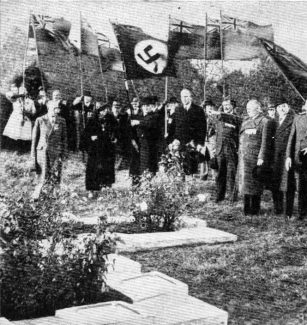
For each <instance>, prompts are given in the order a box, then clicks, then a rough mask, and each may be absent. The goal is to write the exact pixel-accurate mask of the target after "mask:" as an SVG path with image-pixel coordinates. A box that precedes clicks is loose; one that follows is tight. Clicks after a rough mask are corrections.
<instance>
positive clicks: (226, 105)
mask: <svg viewBox="0 0 307 325" xmlns="http://www.w3.org/2000/svg"><path fill="white" fill-rule="evenodd" d="M222 106H223V110H224V112H225V113H228V114H232V113H233V110H234V105H233V102H232V101H231V100H230V99H227V100H224V101H223V103H222Z"/></svg>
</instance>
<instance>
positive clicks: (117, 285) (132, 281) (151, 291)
mask: <svg viewBox="0 0 307 325" xmlns="http://www.w3.org/2000/svg"><path fill="white" fill-rule="evenodd" d="M107 284H108V285H109V286H110V287H111V288H112V289H115V290H117V291H119V292H121V293H122V294H124V295H125V296H127V297H128V298H130V299H131V301H132V302H133V303H136V302H139V301H142V300H146V299H148V298H151V297H155V296H159V295H167V296H168V298H167V299H173V298H176V299H183V300H184V299H186V297H187V295H188V286H187V284H185V283H183V282H181V281H178V280H176V279H174V278H171V277H169V276H167V275H166V274H163V273H160V272H156V271H152V272H147V273H141V274H139V275H134V276H132V277H129V278H124V279H121V280H120V281H118V280H115V281H109V282H108V283H107ZM162 298H164V296H163V297H162Z"/></svg>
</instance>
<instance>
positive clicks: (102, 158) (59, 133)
mask: <svg viewBox="0 0 307 325" xmlns="http://www.w3.org/2000/svg"><path fill="white" fill-rule="evenodd" d="M7 98H8V99H9V100H10V101H11V102H12V105H13V112H12V114H11V116H10V118H9V120H8V123H7V125H6V127H5V129H4V132H3V135H5V136H7V137H10V138H12V139H14V140H18V141H20V140H31V141H32V149H31V157H32V162H33V166H32V168H33V169H34V170H35V171H36V173H37V174H38V184H37V186H36V189H35V192H34V194H33V197H34V198H38V197H39V195H40V192H41V188H42V186H43V184H44V182H45V181H46V180H47V179H48V178H49V177H50V175H51V174H52V175H56V177H57V181H58V182H60V179H61V170H62V162H63V160H65V159H66V158H67V155H68V148H69V149H71V150H77V151H78V150H81V151H82V152H86V153H87V155H86V157H87V159H86V160H87V161H86V182H85V186H86V189H87V190H88V191H89V196H90V197H93V196H95V194H97V193H98V191H100V190H101V188H102V187H103V186H106V187H110V186H112V184H113V183H114V182H115V170H120V169H127V168H128V169H129V174H130V176H131V178H132V184H133V185H136V184H138V182H139V179H140V176H141V175H142V173H143V172H144V171H146V170H147V171H149V172H150V173H152V174H153V175H154V174H155V173H156V172H157V171H158V163H159V160H160V158H161V155H162V154H163V153H164V152H165V151H166V150H168V149H170V151H171V152H174V151H175V152H177V153H179V154H180V153H183V152H184V153H185V154H184V155H183V157H185V158H184V159H185V161H184V163H185V164H184V166H185V168H184V170H185V173H186V174H192V175H194V174H196V173H198V171H199V170H200V178H201V179H202V180H204V181H205V180H206V179H207V177H208V174H209V172H210V170H211V171H212V175H213V178H214V179H215V182H216V196H215V200H216V202H220V201H223V200H224V199H225V196H226V192H227V189H228V197H229V200H230V201H236V200H237V196H238V193H240V194H241V195H242V196H243V200H244V213H245V215H257V214H259V212H260V203H261V195H262V192H263V190H264V188H267V189H270V190H271V191H272V196H273V201H274V208H275V213H276V214H284V215H285V216H286V217H288V218H290V217H292V215H293V205H294V197H295V191H297V192H298V212H299V217H300V218H304V217H306V215H307V200H306V199H305V197H306V193H307V115H306V107H307V105H306V104H305V105H304V107H303V112H302V113H300V114H295V112H294V111H293V110H292V109H291V108H290V106H289V105H288V104H287V103H276V104H274V105H272V104H270V105H269V106H268V110H267V114H265V113H266V112H265V111H264V109H263V107H262V106H261V104H260V102H259V101H258V100H256V99H251V100H249V101H248V103H247V105H246V115H245V116H244V117H243V118H242V117H241V116H239V115H238V114H237V112H236V103H235V101H233V100H231V99H226V100H224V101H223V103H222V106H221V107H219V108H218V107H216V106H215V105H214V103H213V102H212V101H210V100H207V101H205V102H203V103H202V105H201V106H198V105H196V104H195V103H194V102H193V98H192V93H191V91H190V90H188V89H183V90H182V91H181V103H180V102H179V101H178V100H177V99H176V98H174V97H172V98H170V100H169V101H165V102H163V103H162V104H159V101H158V98H157V97H155V96H150V97H145V98H142V99H141V101H139V99H138V98H134V99H133V100H132V102H131V104H130V105H129V106H128V107H125V106H123V105H122V103H121V102H119V101H118V100H113V101H112V102H110V103H107V104H105V103H102V102H101V101H99V100H96V101H95V102H94V100H93V97H92V96H91V93H90V92H89V91H84V93H83V95H82V96H80V97H77V98H75V100H74V101H73V102H72V103H71V104H68V103H67V101H65V100H62V98H61V93H60V91H59V90H54V91H53V93H52V99H51V100H48V99H47V95H46V93H45V92H44V91H42V90H41V91H40V93H39V96H38V98H37V100H35V101H33V100H31V99H30V98H29V97H27V95H26V92H25V91H24V90H23V89H21V88H20V89H18V87H17V86H16V85H15V84H14V85H12V86H11V90H10V92H8V93H7ZM187 153H188V154H187Z"/></svg>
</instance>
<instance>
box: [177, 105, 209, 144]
mask: <svg viewBox="0 0 307 325" xmlns="http://www.w3.org/2000/svg"><path fill="white" fill-rule="evenodd" d="M173 128H174V139H177V140H179V141H180V143H181V144H182V145H185V144H187V143H189V142H190V141H192V140H193V141H194V143H195V145H198V144H200V145H202V146H203V145H204V143H205V139H206V133H207V122H206V116H205V113H204V111H203V109H202V108H201V107H199V106H197V105H196V104H194V103H192V105H191V107H190V109H189V110H188V111H187V110H186V109H184V108H183V106H179V107H177V108H176V110H175V113H174V114H173Z"/></svg>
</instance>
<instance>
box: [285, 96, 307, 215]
mask: <svg viewBox="0 0 307 325" xmlns="http://www.w3.org/2000/svg"><path fill="white" fill-rule="evenodd" d="M306 112H307V103H306V102H305V104H304V106H303V112H302V114H299V115H297V116H296V118H295V119H294V121H293V124H292V128H291V132H290V136H289V140H288V145H287V151H286V157H287V158H286V170H287V171H288V172H289V173H290V172H291V170H294V171H295V177H296V182H297V191H298V212H299V219H305V218H306V217H307V200H306V197H307V114H306Z"/></svg>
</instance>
